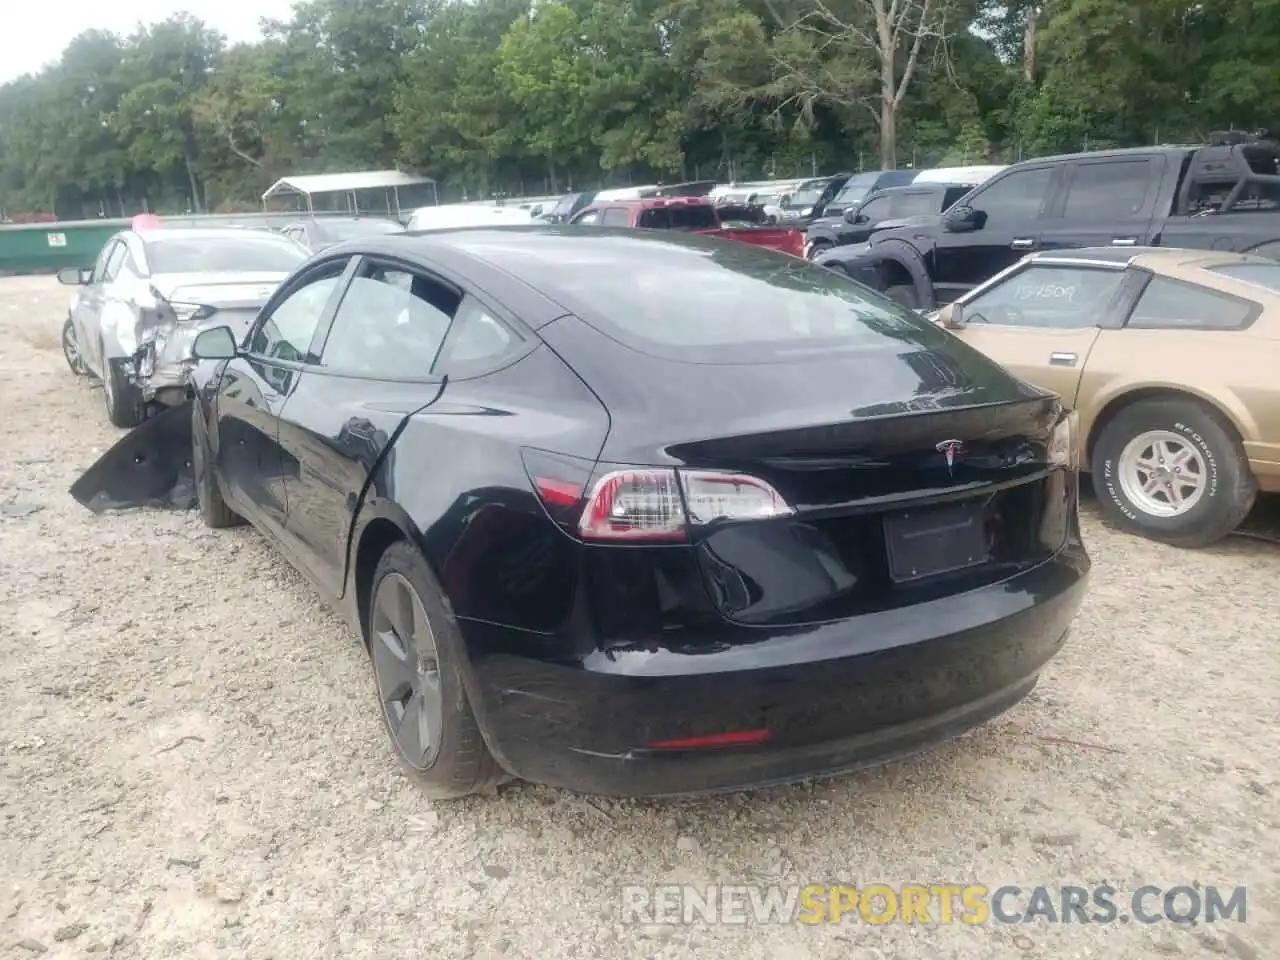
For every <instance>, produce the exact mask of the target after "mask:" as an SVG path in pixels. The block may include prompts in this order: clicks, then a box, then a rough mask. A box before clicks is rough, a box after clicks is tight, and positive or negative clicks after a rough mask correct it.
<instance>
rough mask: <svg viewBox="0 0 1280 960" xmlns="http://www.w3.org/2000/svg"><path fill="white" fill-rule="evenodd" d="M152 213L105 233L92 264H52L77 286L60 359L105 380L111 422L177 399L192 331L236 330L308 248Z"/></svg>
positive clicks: (141, 415) (131, 419)
mask: <svg viewBox="0 0 1280 960" xmlns="http://www.w3.org/2000/svg"><path fill="white" fill-rule="evenodd" d="M152 219H154V218H144V217H140V218H138V220H139V221H140V222H139V223H138V224H137V226H136V228H135V229H132V230H124V231H121V232H120V233H118V234H116V235H115V236H113V237H112V238H111V239H110V240H108V241H107V242H106V244H105V245H104V246H103V248H102V252H101V253H100V254H99V255H98V259H97V262H96V263H95V264H94V265H93V267H92V268H89V269H77V268H75V267H69V268H67V269H65V270H62V271H60V272H59V273H58V279H59V280H60V281H62V282H63V283H66V284H70V285H73V286H76V287H78V288H79V289H78V291H77V293H76V294H75V296H73V298H72V300H71V304H70V307H69V308H68V310H67V319H66V322H65V323H64V324H63V328H62V348H63V352H64V353H65V354H66V357H67V363H68V364H70V366H71V369H72V371H73V372H75V373H76V374H78V375H89V376H92V377H96V378H97V379H99V380H100V381H102V393H103V397H104V399H105V400H106V406H107V418H108V419H109V420H110V421H111V422H112V423H113V424H115V425H116V426H118V427H132V426H136V425H137V424H139V423H141V422H142V421H143V420H144V419H145V418H146V416H147V415H148V413H150V412H152V411H153V410H155V409H157V408H164V407H168V406H173V405H174V404H176V403H181V402H182V400H183V399H184V396H185V383H186V373H187V369H188V368H189V366H190V363H189V362H188V361H189V359H190V356H191V344H192V342H193V341H194V340H195V337H196V335H197V334H198V333H199V332H200V331H201V330H207V329H209V328H210V327H213V326H227V327H230V328H231V329H232V330H234V331H235V332H236V334H237V336H240V335H243V334H244V333H245V331H247V330H248V328H249V324H250V322H252V320H253V318H254V316H256V315H257V312H258V310H259V309H260V308H261V307H262V305H263V304H264V303H266V302H267V298H268V297H270V296H271V294H272V293H274V292H275V289H276V287H277V286H279V284H280V281H282V280H284V278H285V277H287V276H288V275H289V274H290V273H291V272H292V271H293V270H294V269H295V268H296V267H297V266H298V265H299V264H300V263H302V261H304V260H305V259H306V258H307V256H308V255H309V251H308V250H307V249H306V248H305V247H303V246H301V245H300V244H298V243H296V242H294V241H293V240H290V239H287V238H285V237H281V236H278V235H276V234H271V233H267V232H266V231H262V230H249V229H244V228H239V227H199V228H184V227H177V228H164V227H160V226H154V225H152V223H151V220H152Z"/></svg>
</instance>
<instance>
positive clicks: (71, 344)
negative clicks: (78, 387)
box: [62, 316, 89, 377]
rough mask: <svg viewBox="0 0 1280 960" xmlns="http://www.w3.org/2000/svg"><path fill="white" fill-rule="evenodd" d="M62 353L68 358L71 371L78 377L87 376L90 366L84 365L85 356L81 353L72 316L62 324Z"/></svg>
mask: <svg viewBox="0 0 1280 960" xmlns="http://www.w3.org/2000/svg"><path fill="white" fill-rule="evenodd" d="M62 355H63V356H64V357H66V358H67V366H68V367H70V368H71V372H72V373H74V374H75V375H76V376H77V377H83V376H86V375H87V374H88V373H89V370H88V368H87V367H86V366H85V365H84V357H82V356H81V355H80V341H79V340H78V339H77V338H76V325H75V324H74V323H72V322H71V317H70V316H68V317H67V322H66V323H64V324H63V325H62Z"/></svg>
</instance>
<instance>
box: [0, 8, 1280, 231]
mask: <svg viewBox="0 0 1280 960" xmlns="http://www.w3.org/2000/svg"><path fill="white" fill-rule="evenodd" d="M926 10H928V13H927V14H926V13H925V11H926ZM886 16H889V17H892V16H897V17H899V18H906V19H902V20H901V22H899V23H897V25H896V26H895V25H894V24H892V23H889V24H886V23H885V22H883V19H884V17H886ZM921 17H924V19H923V20H922V19H921ZM911 18H915V19H911ZM886 27H887V29H882V28H886ZM917 37H918V38H919V43H917V42H916V40H917ZM913 50H914V51H915V56H914V57H913V56H912V51H913ZM1029 52H1030V57H1028V53H1029ZM1277 53H1280V0H1235V2H1234V3H1231V4H1199V3H1195V4H1193V3H1187V2H1185V0H1182V2H1180V0H1003V2H996V0H929V2H928V3H927V4H926V3H925V2H924V0H920V2H918V3H911V4H899V3H894V4H889V3H887V2H880V0H301V2H299V3H297V4H296V6H295V8H294V11H293V15H292V16H291V17H290V18H289V19H288V20H287V21H283V22H275V23H268V24H266V25H265V27H264V37H263V39H262V40H261V41H259V42H257V43H254V44H241V45H237V46H234V47H228V46H227V45H226V42H225V39H224V38H223V37H221V36H220V35H218V34H217V33H216V32H215V31H213V30H211V29H209V28H208V27H207V26H206V25H205V24H203V23H201V22H200V21H199V20H197V19H194V18H192V17H190V16H187V15H179V16H176V17H173V18H171V19H169V20H167V21H164V22H162V23H157V24H153V25H151V26H149V27H146V28H141V29H139V31H137V32H136V33H134V34H133V35H131V36H128V37H121V36H116V35H113V34H110V33H103V32H99V31H90V32H87V33H85V34H83V35H81V36H79V37H77V38H76V39H75V40H73V41H72V42H71V44H70V45H69V46H68V47H67V49H66V51H65V52H64V54H63V56H62V59H61V61H60V62H59V63H57V64H56V65H54V66H51V67H50V68H48V69H46V70H45V71H44V72H42V73H40V74H39V75H36V76H27V77H22V78H19V79H17V80H14V81H12V82H10V83H8V84H5V85H3V86H0V211H2V210H8V211H12V212H38V211H56V212H58V213H59V214H60V215H62V216H97V215H119V214H121V213H132V212H135V211H137V210H140V209H143V208H149V209H162V210H172V209H183V208H190V209H218V208H228V207H242V208H246V207H247V208H253V207H255V206H256V205H257V204H258V202H259V201H258V197H259V196H260V194H261V192H262V191H263V190H264V189H265V188H266V187H267V186H268V185H269V184H270V183H271V182H272V181H274V180H275V179H277V178H278V177H280V176H283V175H286V174H289V173H317V172H327V171H336V170H352V169H371V168H383V167H389V166H392V165H395V164H399V165H402V166H404V167H407V168H411V169H417V170H421V171H423V172H425V173H428V174H429V175H431V176H434V177H435V178H436V179H437V180H438V181H439V183H440V186H441V195H442V196H444V197H460V196H463V195H466V196H469V197H477V196H484V195H488V194H492V193H503V192H505V193H512V192H517V191H518V192H542V191H547V192H552V191H558V190H563V189H570V188H585V187H595V186H603V185H606V184H616V183H628V182H649V181H653V180H671V179H678V178H692V177H708V176H719V177H735V178H738V179H746V178H755V177H763V176H802V175H807V174H809V173H810V172H811V171H814V170H817V171H834V170H837V169H858V168H866V169H870V168H874V167H876V166H878V165H882V164H883V165H888V164H898V165H906V164H915V165H916V166H933V165H949V164H961V163H976V162H983V161H986V160H991V161H1009V160H1014V159H1018V158H1020V157H1026V156H1033V155H1036V154H1042V153H1047V152H1054V151H1062V150H1078V149H1083V148H1088V147H1099V146H1107V145H1113V144H1114V145H1137V144H1143V143H1152V142H1155V141H1157V140H1160V141H1173V140H1193V139H1196V138H1201V137H1203V136H1204V135H1205V134H1206V133H1208V132H1209V131H1210V130H1213V129H1222V128H1225V127H1228V126H1235V127H1243V128H1250V129H1251V128H1257V127H1266V126H1269V125H1271V124H1273V123H1276V122H1278V121H1277V116H1278V115H1280V72H1277V71H1276V69H1275V62H1276V59H1277V56H1276V55H1277Z"/></svg>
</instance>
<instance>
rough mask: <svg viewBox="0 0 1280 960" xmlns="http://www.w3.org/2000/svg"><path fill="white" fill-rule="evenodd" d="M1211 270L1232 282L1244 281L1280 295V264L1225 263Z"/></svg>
mask: <svg viewBox="0 0 1280 960" xmlns="http://www.w3.org/2000/svg"><path fill="white" fill-rule="evenodd" d="M1209 269H1210V270H1211V271H1212V272H1214V273H1220V274H1222V275H1223V276H1224V277H1230V278H1231V279H1232V280H1243V281H1244V282H1245V283H1252V284H1255V285H1256V286H1259V287H1266V288H1267V289H1268V290H1274V291H1276V292H1277V293H1280V263H1224V264H1223V265H1222V266H1220V267H1210V268H1209Z"/></svg>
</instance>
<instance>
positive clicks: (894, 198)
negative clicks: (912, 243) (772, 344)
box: [804, 183, 974, 260]
mask: <svg viewBox="0 0 1280 960" xmlns="http://www.w3.org/2000/svg"><path fill="white" fill-rule="evenodd" d="M973 188H974V184H972V183H963V184H961V183H918V184H914V185H912V186H910V187H889V188H888V189H887V190H878V191H876V192H875V193H873V194H872V195H871V196H869V197H867V199H866V200H863V201H862V203H860V204H858V205H857V206H854V207H850V208H849V209H848V210H846V211H845V212H844V215H843V216H841V217H827V218H825V219H823V220H820V221H818V222H816V223H813V224H811V225H810V226H809V229H808V230H807V231H805V235H804V255H805V256H806V257H808V258H809V259H810V260H812V259H813V258H814V257H817V256H819V255H820V254H823V253H826V252H827V251H828V250H830V249H831V248H832V247H840V246H844V245H846V244H850V243H865V242H866V241H867V240H868V239H869V238H870V236H871V234H872V233H874V232H875V231H877V230H888V229H892V228H894V227H902V226H911V225H914V224H916V223H927V222H929V221H930V220H931V219H936V218H937V216H938V215H939V214H940V213H942V212H943V211H944V210H946V209H947V208H948V207H950V206H951V205H952V204H953V203H955V202H956V201H957V200H959V199H960V198H961V197H963V196H964V195H965V194H966V193H968V192H969V191H970V190H972V189H973Z"/></svg>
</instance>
